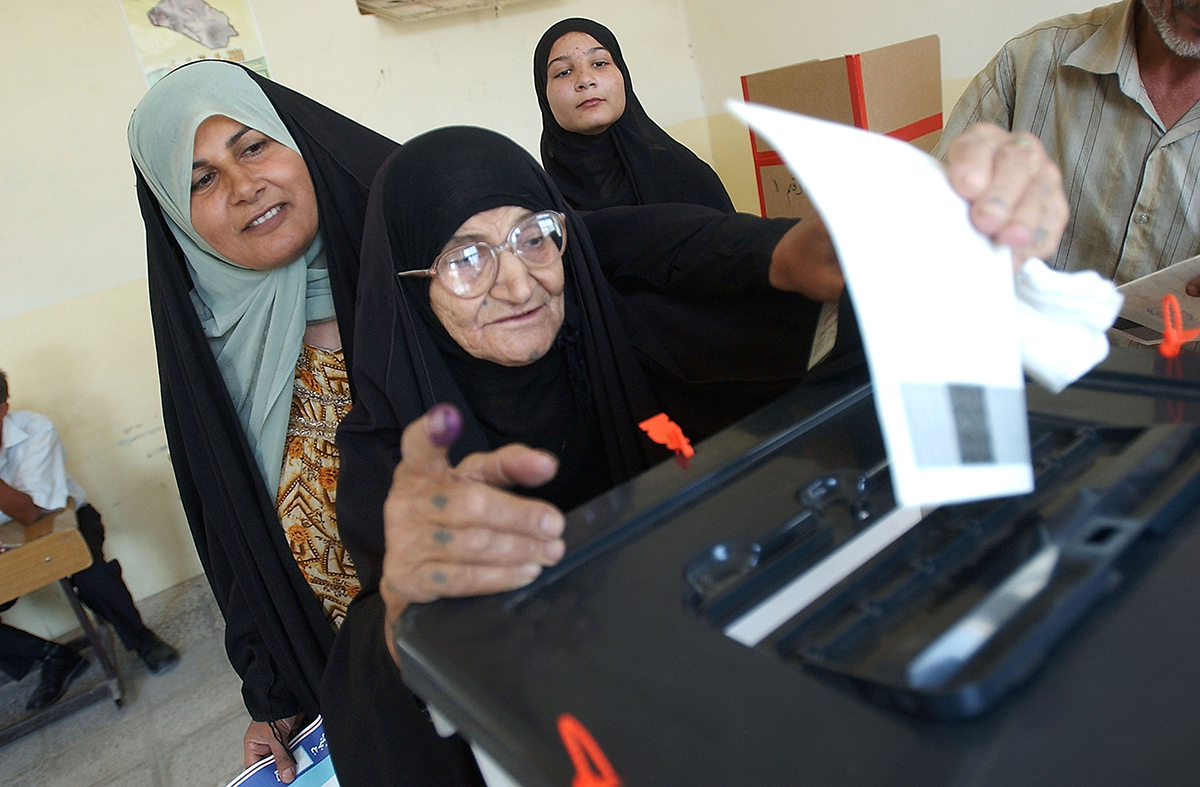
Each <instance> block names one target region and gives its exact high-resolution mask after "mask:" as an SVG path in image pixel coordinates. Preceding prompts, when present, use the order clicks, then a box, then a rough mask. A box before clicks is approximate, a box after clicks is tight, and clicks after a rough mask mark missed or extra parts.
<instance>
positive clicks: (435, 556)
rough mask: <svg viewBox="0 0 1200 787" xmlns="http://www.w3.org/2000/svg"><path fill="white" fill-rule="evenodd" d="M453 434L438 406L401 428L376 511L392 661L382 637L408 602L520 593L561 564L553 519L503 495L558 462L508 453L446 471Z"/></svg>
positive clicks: (558, 525)
mask: <svg viewBox="0 0 1200 787" xmlns="http://www.w3.org/2000/svg"><path fill="white" fill-rule="evenodd" d="M461 431H462V414H461V413H459V411H458V410H457V409H456V408H455V407H453V406H452V405H447V404H441V405H437V406H436V407H434V408H433V409H431V410H430V411H429V412H428V413H426V414H425V415H424V416H423V417H421V418H419V419H417V420H416V421H414V422H413V423H411V424H409V425H408V428H406V429H405V430H404V435H403V437H402V438H401V441H400V453H401V460H400V464H398V465H397V466H396V470H395V472H394V473H393V475H392V488H391V491H390V492H389V493H388V498H387V500H386V501H385V503H384V507H383V521H384V531H385V544H386V551H385V554H384V559H383V578H382V581H381V582H380V594H381V595H382V596H383V600H384V603H385V604H386V605H387V617H386V620H387V626H388V629H389V630H388V631H385V632H384V638H385V639H386V641H387V643H388V649H389V650H391V651H392V658H393V659H396V652H395V645H394V644H393V638H392V635H391V630H390V629H391V628H392V626H394V625H395V623H396V621H397V620H398V619H399V617H400V613H401V612H403V611H404V608H405V607H406V606H407V605H408V604H409V603H413V602H426V601H433V600H434V599H437V598H442V597H444V596H474V595H480V594H483V593H498V592H501V591H505V590H512V589H514V588H519V587H521V586H523V585H526V584H528V583H529V582H531V581H532V580H533V579H534V578H535V577H536V576H537V575H538V574H540V573H541V571H542V568H543V567H544V566H550V565H554V564H555V563H557V562H558V561H559V559H560V558H562V555H563V550H564V548H565V547H564V544H563V541H562V532H563V524H564V523H563V515H562V512H560V511H559V510H558V509H557V508H555V507H554V506H552V505H550V504H549V503H546V502H543V501H541V500H534V499H530V498H525V497H520V496H518V495H515V494H512V493H510V492H506V491H504V487H509V486H513V485H520V486H525V487H536V486H540V485H542V484H544V483H546V482H547V481H549V480H550V479H552V478H553V477H554V476H555V474H556V473H557V472H558V460H557V459H555V458H554V456H552V455H551V454H548V453H546V452H545V451H538V450H535V449H532V448H529V447H528V446H524V445H520V444H512V445H507V446H504V447H502V448H499V449H497V450H495V451H488V452H485V453H477V454H471V455H469V456H467V457H465V458H464V459H463V460H462V462H460V463H459V464H458V466H457V467H451V466H450V463H449V461H448V460H447V457H446V452H447V450H448V449H449V447H450V445H451V444H452V443H453V442H454V441H455V440H456V439H457V438H458V436H459V434H460V433H461ZM396 660H397V663H399V659H396Z"/></svg>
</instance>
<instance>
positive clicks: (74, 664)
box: [25, 643, 88, 710]
mask: <svg viewBox="0 0 1200 787" xmlns="http://www.w3.org/2000/svg"><path fill="white" fill-rule="evenodd" d="M51 644H54V643H51ZM47 650H50V654H49V655H48V656H46V657H45V660H44V662H43V664H42V680H41V682H40V683H39V684H38V687H37V689H36V690H35V691H34V692H33V696H32V697H30V698H29V702H27V703H26V704H25V710H38V709H39V708H44V707H46V706H47V705H50V704H51V703H54V702H57V701H58V699H59V698H60V697H62V695H64V694H66V693H67V687H68V686H70V685H71V681H73V680H75V678H77V677H79V675H81V674H82V673H83V671H84V670H86V669H87V665H88V663H87V659H85V658H84V657H83V656H80V655H79V654H78V653H76V652H75V651H73V650H71V649H70V648H68V647H64V646H62V645H57V644H55V645H54V647H53V648H52V649H51V648H47Z"/></svg>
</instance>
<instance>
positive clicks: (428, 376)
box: [338, 127, 667, 589]
mask: <svg viewBox="0 0 1200 787" xmlns="http://www.w3.org/2000/svg"><path fill="white" fill-rule="evenodd" d="M507 205H513V206H517V207H523V208H527V209H529V210H531V211H539V210H547V209H550V210H557V211H559V212H561V213H563V214H564V215H565V216H566V227H567V230H566V235H567V247H566V250H565V251H564V253H563V266H564V273H565V287H564V297H565V301H566V315H567V316H566V320H565V322H564V325H563V328H562V330H561V331H560V332H559V336H558V338H557V339H556V342H555V345H554V347H553V348H552V350H551V352H550V353H548V354H547V355H546V356H545V357H544V358H542V359H540V360H539V361H537V362H535V363H533V364H530V365H528V366H524V367H504V366H500V365H498V364H493V363H489V362H486V361H481V360H478V359H474V358H471V357H470V356H469V355H467V354H466V353H465V352H462V351H461V350H459V349H458V348H457V345H455V344H454V342H453V340H452V339H450V337H449V336H448V334H446V332H445V329H444V328H442V327H441V325H440V323H439V322H438V321H437V318H436V317H435V316H433V314H432V311H431V309H430V306H429V283H428V281H427V280H423V279H405V280H403V282H401V280H400V279H398V278H397V277H396V276H395V275H394V273H395V272H396V271H401V270H415V269H423V268H428V267H429V266H430V265H431V264H432V262H433V260H434V259H435V258H436V257H437V255H438V253H439V252H440V251H441V249H442V247H443V245H444V244H445V242H446V241H447V240H448V239H449V238H450V237H451V236H452V235H453V234H454V232H455V231H456V230H457V229H458V228H459V226H461V225H462V223H463V222H465V221H466V220H467V219H469V218H470V217H471V216H473V215H475V214H477V213H480V212H482V211H486V210H490V209H492V208H497V207H502V206H507ZM363 276H364V281H371V282H374V283H375V286H372V287H364V288H363V291H362V292H361V293H360V302H359V312H358V320H357V328H356V331H357V335H358V336H359V337H360V338H359V340H358V346H357V350H356V352H357V355H358V357H359V358H360V359H361V362H360V363H358V364H357V365H356V367H355V370H354V374H355V384H356V388H355V391H356V396H357V399H356V403H355V408H354V410H353V411H351V413H350V414H349V415H347V416H346V418H345V420H343V422H342V425H341V427H340V428H339V430H338V446H339V450H340V452H341V457H342V475H341V479H340V481H339V487H338V516H339V523H340V527H341V531H342V537H343V540H344V541H345V543H346V545H347V547H349V548H350V549H351V554H352V556H353V557H354V560H355V565H356V567H357V568H358V571H359V579H360V581H361V582H362V583H363V587H364V589H366V588H368V587H373V586H374V585H375V584H376V583H377V582H378V579H379V577H378V567H379V566H380V561H381V560H382V556H383V540H382V535H383V534H382V527H381V524H380V517H381V512H382V504H383V499H384V497H385V496H386V494H387V489H388V486H389V485H390V482H391V470H392V468H393V467H394V466H395V463H396V462H397V461H398V460H399V458H400V457H399V445H400V433H401V432H402V431H403V429H404V427H405V426H407V425H408V424H409V423H410V422H412V421H414V420H416V419H417V418H419V417H420V416H421V415H422V414H424V413H425V412H426V411H427V410H428V409H429V408H430V407H432V406H433V405H435V404H437V403H439V402H452V403H454V404H455V405H457V406H458V408H459V409H460V410H462V412H463V414H464V417H465V425H464V430H463V435H462V437H460V438H459V440H458V441H457V442H456V443H455V444H454V446H453V448H452V450H451V460H452V461H458V460H459V459H461V458H462V457H463V456H464V455H466V454H467V453H470V452H473V451H484V450H489V449H492V448H496V447H499V445H500V444H502V443H507V442H512V441H514V440H519V441H521V442H525V443H528V444H532V445H538V446H542V447H545V448H547V449H549V450H552V451H555V453H560V449H559V446H561V445H563V444H564V441H565V442H567V443H569V444H570V447H571V448H575V447H579V449H580V450H582V451H583V454H584V456H583V458H584V459H585V462H591V461H593V460H594V459H595V460H596V461H598V462H599V463H600V466H601V468H602V469H603V470H604V471H605V475H607V476H608V478H606V479H603V480H604V481H606V483H605V484H604V485H603V486H601V487H600V488H599V489H595V490H594V491H596V492H598V491H601V490H602V489H603V488H605V487H607V486H609V485H611V484H612V483H617V482H620V481H623V480H625V479H627V478H629V477H631V476H633V475H634V474H636V473H638V472H640V471H641V470H643V469H645V468H646V467H648V466H649V464H650V463H651V461H652V460H654V459H661V458H664V457H665V456H666V455H667V454H666V453H665V451H664V450H663V449H662V448H661V447H659V446H656V445H654V444H653V443H650V442H649V441H648V440H647V439H646V437H645V435H644V434H642V433H641V432H640V431H639V430H638V428H637V424H638V423H639V422H640V421H641V420H644V419H646V418H648V417H650V416H652V415H654V414H655V413H656V412H658V406H657V402H656V399H655V397H654V395H653V393H652V391H651V389H650V386H649V384H648V382H647V380H646V377H645V375H644V374H643V372H642V369H641V367H640V365H639V363H638V360H637V355H636V354H635V352H634V349H633V346H632V345H631V343H630V340H629V338H628V336H627V334H626V331H625V328H624V326H623V322H622V316H621V313H620V311H619V309H618V307H617V305H616V304H615V303H614V302H613V292H612V290H611V287H610V286H609V284H608V282H607V281H605V279H604V276H603V273H602V271H601V269H600V265H599V263H598V261H597V259H596V254H595V251H594V250H593V248H592V244H591V240H590V238H589V236H588V232H587V228H586V227H585V226H584V224H583V223H582V222H581V221H580V220H579V218H578V217H577V216H576V215H575V213H574V211H573V210H572V209H571V208H570V206H568V205H567V204H566V202H565V201H564V200H563V198H562V196H561V195H560V194H559V193H558V190H557V189H556V188H555V187H554V185H553V183H551V182H550V180H549V178H547V177H546V174H545V172H543V171H542V169H541V168H540V167H539V166H538V165H537V162H535V161H534V160H533V159H532V158H531V157H530V156H529V154H527V153H526V152H525V151H524V150H522V149H521V148H520V147H519V146H517V145H516V143H514V142H512V141H511V140H509V139H507V138H505V137H502V136H500V135H499V134H496V133H494V132H491V131H486V130H484V129H479V128H466V127H456V128H445V129H439V130H437V131H432V132H429V133H428V134H424V135H422V136H420V137H417V138H416V139H413V140H412V141H410V142H409V143H407V144H406V145H405V146H404V148H403V149H402V150H400V151H399V152H397V153H396V154H395V155H394V156H393V157H392V158H391V159H389V161H388V162H387V163H386V164H385V165H384V168H383V170H382V171H381V172H380V175H379V179H378V181H377V182H376V185H375V188H374V191H373V193H372V202H371V205H370V206H369V208H368V213H367V225H366V229H365V234H364V241H363ZM531 413H533V414H536V415H535V416H534V417H529V415H530V414H531ZM585 432H586V433H590V434H594V435H595V436H596V438H598V445H597V444H596V441H593V443H592V445H589V446H586V447H584V444H583V443H582V441H580V440H578V439H572V435H573V434H583V433H585ZM597 449H599V453H598V454H592V453H591V452H593V451H596V450H597ZM568 450H570V448H569V449H568ZM562 458H563V460H564V462H563V464H564V466H566V465H568V464H572V463H573V460H578V459H579V458H580V456H579V455H578V454H576V455H575V456H563V457H562ZM564 470H565V467H564ZM566 472H568V474H570V473H571V472H572V471H566ZM568 490H569V487H566V488H561V489H557V491H556V488H552V489H550V490H547V489H546V488H542V489H535V490H529V493H530V494H533V495H539V496H545V497H547V498H548V499H553V500H554V502H556V503H559V504H565V505H568V506H570V505H573V504H575V503H579V502H583V500H584V499H586V497H584V498H582V499H580V498H578V497H576V498H575V499H571V495H570V493H569V491H568ZM560 492H561V494H560Z"/></svg>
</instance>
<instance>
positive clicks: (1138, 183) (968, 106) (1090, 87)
mask: <svg viewBox="0 0 1200 787" xmlns="http://www.w3.org/2000/svg"><path fill="white" fill-rule="evenodd" d="M976 121H986V122H990V123H995V124H996V125H998V126H1001V127H1003V128H1005V129H1008V130H1011V131H1018V132H1027V133H1029V134H1031V135H1033V136H1035V137H1037V138H1038V139H1040V140H1041V142H1042V145H1043V146H1045V148H1046V152H1047V153H1048V154H1049V156H1050V158H1051V159H1052V160H1054V161H1055V162H1056V163H1057V164H1058V165H1059V166H1060V167H1061V169H1062V173H1063V181H1064V183H1063V185H1064V189H1065V191H1066V193H1067V200H1068V202H1069V203H1070V208H1071V218H1070V220H1069V222H1068V224H1067V228H1066V231H1065V233H1064V234H1063V238H1062V242H1061V243H1060V245H1059V247H1058V253H1057V255H1056V256H1055V258H1054V259H1053V260H1052V261H1051V260H1048V262H1051V263H1052V264H1053V266H1054V267H1055V268H1057V269H1059V270H1080V269H1092V270H1096V271H1099V272H1100V273H1102V274H1104V275H1105V276H1109V277H1110V278H1112V279H1113V280H1115V281H1116V283H1117V284H1124V283H1125V282H1128V281H1131V280H1132V279H1136V278H1138V277H1140V276H1145V275H1146V274H1149V273H1153V272H1154V271H1156V270H1159V269H1161V268H1164V267H1166V266H1168V265H1171V264H1172V263H1175V262H1179V261H1180V260H1183V259H1186V258H1188V257H1191V256H1194V255H1196V254H1198V253H1200V199H1198V198H1197V195H1196V188H1197V185H1198V183H1197V180H1198V177H1200V0H1124V1H1123V2H1119V3H1115V4H1113V5H1108V6H1103V7H1101V8H1096V9H1094V10H1092V11H1089V12H1087V13H1084V14H1074V15H1070V16H1065V17H1061V18H1059V19H1052V20H1050V21H1048V22H1044V23H1042V24H1040V25H1038V26H1036V27H1034V28H1033V29H1032V30H1029V31H1028V32H1026V33H1023V34H1021V35H1020V36H1017V37H1016V38H1014V39H1013V40H1011V41H1009V42H1008V43H1007V44H1005V46H1004V48H1003V49H1002V50H1001V51H1000V53H999V54H998V55H996V57H995V58H994V59H993V60H992V62H991V63H989V64H988V66H987V68H985V69H984V70H983V71H982V72H980V73H979V75H978V76H976V77H975V79H974V81H973V82H972V83H971V85H970V86H969V87H968V88H967V90H966V92H965V93H964V94H963V96H962V98H961V99H960V100H959V102H958V104H957V105H956V106H955V108H954V111H953V112H952V113H951V114H950V118H949V119H948V121H947V122H946V129H945V132H944V134H943V136H942V141H941V143H940V144H939V146H938V150H937V151H936V154H938V155H943V156H944V155H945V153H946V152H947V150H948V149H949V147H950V146H951V145H952V144H954V139H955V138H956V137H957V136H958V135H959V134H960V133H961V132H962V131H963V130H964V129H965V128H966V127H967V126H969V125H970V124H972V123H974V122H976ZM1187 294H1189V295H1192V296H1200V279H1198V280H1196V281H1194V282H1192V283H1191V284H1189V285H1188V286H1187Z"/></svg>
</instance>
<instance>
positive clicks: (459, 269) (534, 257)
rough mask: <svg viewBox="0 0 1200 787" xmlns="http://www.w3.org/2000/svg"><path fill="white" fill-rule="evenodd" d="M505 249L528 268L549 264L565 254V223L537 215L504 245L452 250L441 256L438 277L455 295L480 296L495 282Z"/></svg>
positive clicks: (465, 247)
mask: <svg viewBox="0 0 1200 787" xmlns="http://www.w3.org/2000/svg"><path fill="white" fill-rule="evenodd" d="M506 247H507V248H509V249H511V250H512V252H513V253H514V254H516V255H517V256H518V257H520V258H521V260H522V261H523V262H524V263H525V264H526V265H530V266H533V267H540V266H542V265H548V264H550V263H551V262H553V261H554V258H555V255H556V254H557V253H559V252H561V251H562V247H563V231H562V224H561V222H560V221H559V218H558V216H556V215H555V214H553V213H538V214H537V215H534V216H530V217H529V218H527V219H525V220H524V221H522V222H521V223H520V224H518V225H517V226H515V227H513V229H512V232H510V233H509V234H508V241H507V242H506V243H505V244H504V245H503V246H499V247H496V246H492V245H491V244H490V243H484V242H479V243H472V244H469V245H467V246H462V247H459V248H457V249H452V250H450V251H448V252H446V253H445V254H443V255H442V256H441V258H440V260H439V264H438V266H437V267H438V277H439V278H441V279H442V282H443V283H444V284H445V285H446V286H447V287H448V288H449V289H450V291H451V292H453V293H455V294H456V295H459V296H462V297H474V296H477V295H480V294H482V292H484V291H486V290H487V289H488V288H489V287H490V286H491V284H492V283H493V282H494V281H495V276H496V271H497V267H498V266H497V257H498V256H499V253H500V252H501V251H502V250H503V249H504V248H506Z"/></svg>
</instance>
